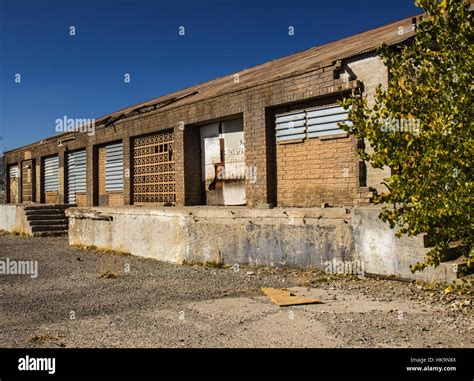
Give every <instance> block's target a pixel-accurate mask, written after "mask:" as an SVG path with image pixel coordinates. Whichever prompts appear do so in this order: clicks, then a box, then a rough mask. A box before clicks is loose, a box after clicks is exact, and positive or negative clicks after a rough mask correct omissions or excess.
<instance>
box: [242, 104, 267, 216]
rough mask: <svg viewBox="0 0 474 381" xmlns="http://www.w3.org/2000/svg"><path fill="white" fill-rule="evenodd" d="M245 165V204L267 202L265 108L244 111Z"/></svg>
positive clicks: (252, 204) (251, 205)
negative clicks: (250, 174)
mask: <svg viewBox="0 0 474 381" xmlns="http://www.w3.org/2000/svg"><path fill="white" fill-rule="evenodd" d="M244 137H245V165H246V166H247V174H249V173H252V174H253V175H252V176H246V179H245V191H246V195H247V206H250V207H254V206H256V205H257V204H259V203H266V202H267V147H266V134H265V109H264V108H260V109H255V110H245V111H244Z"/></svg>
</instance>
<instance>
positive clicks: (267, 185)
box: [5, 64, 371, 206]
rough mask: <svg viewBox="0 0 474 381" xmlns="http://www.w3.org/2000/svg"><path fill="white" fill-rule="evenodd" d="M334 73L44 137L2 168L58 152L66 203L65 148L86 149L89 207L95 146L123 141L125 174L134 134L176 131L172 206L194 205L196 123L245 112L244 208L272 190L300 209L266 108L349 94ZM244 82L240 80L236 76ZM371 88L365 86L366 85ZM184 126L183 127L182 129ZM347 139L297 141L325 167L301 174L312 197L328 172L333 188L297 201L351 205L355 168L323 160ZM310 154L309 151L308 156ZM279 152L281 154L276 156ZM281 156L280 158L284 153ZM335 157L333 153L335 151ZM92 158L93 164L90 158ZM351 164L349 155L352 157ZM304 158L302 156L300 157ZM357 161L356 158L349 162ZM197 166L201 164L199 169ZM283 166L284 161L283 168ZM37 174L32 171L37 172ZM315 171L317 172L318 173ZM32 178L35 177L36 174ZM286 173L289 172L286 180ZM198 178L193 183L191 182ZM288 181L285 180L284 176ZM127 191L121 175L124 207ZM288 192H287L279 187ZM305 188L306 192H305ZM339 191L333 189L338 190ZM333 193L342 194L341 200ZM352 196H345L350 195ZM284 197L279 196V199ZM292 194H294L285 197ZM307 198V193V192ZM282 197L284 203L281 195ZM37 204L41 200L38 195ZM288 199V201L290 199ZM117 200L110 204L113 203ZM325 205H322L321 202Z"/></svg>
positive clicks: (345, 147)
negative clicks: (249, 173) (250, 171)
mask: <svg viewBox="0 0 474 381" xmlns="http://www.w3.org/2000/svg"><path fill="white" fill-rule="evenodd" d="M334 70H335V68H334V67H333V66H331V65H330V64H328V66H327V67H325V68H319V69H308V71H307V72H303V73H301V74H298V75H296V74H295V75H291V76H287V77H284V78H279V79H275V80H273V81H270V82H266V83H262V84H259V85H256V86H254V87H250V88H245V87H241V86H239V83H236V89H235V91H231V92H229V93H226V94H223V95H218V96H215V97H213V98H210V99H205V100H201V101H197V102H193V100H192V96H190V97H189V98H186V99H185V100H182V101H179V102H177V103H176V104H171V105H170V106H167V107H166V108H164V109H163V110H156V111H152V112H148V113H145V114H143V115H137V116H133V117H130V118H128V119H126V120H121V121H118V122H116V123H115V125H114V126H109V127H107V128H104V127H103V126H101V127H98V128H97V130H96V132H95V134H94V135H92V136H89V135H87V134H86V133H76V134H75V136H74V140H69V141H67V142H64V143H63V144H62V146H61V147H58V139H59V138H58V139H50V140H46V141H44V142H42V143H39V144H34V145H30V146H28V147H25V148H23V149H18V150H15V151H11V152H8V153H6V155H5V157H6V161H7V162H8V163H14V162H21V161H22V160H24V152H25V151H26V150H28V151H30V152H31V155H32V158H34V159H36V162H37V163H39V160H40V159H41V158H43V157H45V156H48V155H52V154H55V153H59V156H60V177H61V178H60V190H59V194H58V199H59V200H60V202H63V201H64V176H65V171H64V155H65V151H66V150H67V151H72V150H76V149H82V148H86V149H87V189H88V191H87V195H86V200H87V204H88V205H92V204H93V202H94V200H95V199H97V200H96V202H95V203H96V205H97V202H98V195H94V192H95V191H94V189H97V187H99V184H98V172H99V167H100V166H99V165H98V163H97V160H98V159H99V158H98V157H95V156H96V153H94V152H95V149H96V148H95V147H98V146H101V145H103V144H105V143H108V142H112V141H118V140H122V142H123V144H124V171H125V172H127V171H129V172H130V169H131V157H130V151H131V147H130V140H131V138H133V137H137V136H141V135H145V134H148V133H152V132H156V131H160V130H166V129H170V128H171V129H173V130H174V142H175V143H174V155H175V160H176V181H177V185H176V187H177V190H176V204H177V205H185V204H198V203H200V202H202V200H201V199H200V193H201V189H199V190H198V189H197V185H198V183H199V187H200V186H201V182H200V174H199V172H198V167H199V170H200V152H199V150H198V143H197V140H198V132H196V131H192V129H193V128H194V127H195V126H196V125H197V124H203V123H206V122H208V121H212V120H216V119H220V118H227V117H229V116H231V115H243V124H244V135H245V149H246V165H247V166H248V167H252V168H254V169H255V173H256V178H255V179H254V180H255V181H250V180H249V179H247V180H246V192H247V204H248V206H255V205H256V204H258V203H266V202H276V198H278V196H277V190H278V187H279V186H281V187H282V190H278V195H279V197H280V198H281V199H282V200H284V202H285V203H293V202H295V204H294V206H299V205H298V204H296V202H298V203H299V202H300V201H299V200H301V196H299V195H298V193H297V192H295V191H291V190H290V188H289V187H290V186H291V185H285V184H284V182H283V178H281V175H282V174H283V173H285V172H280V173H278V170H277V162H278V160H279V159H283V162H282V163H288V165H290V163H289V161H288V160H287V159H289V157H290V156H288V157H287V156H286V154H287V153H288V154H290V155H293V154H294V152H293V150H296V148H295V147H287V148H283V147H281V148H278V147H277V148H275V144H274V134H275V131H274V126H271V125H269V120H271V113H269V111H268V110H269V109H272V108H275V107H288V106H289V107H293V106H292V105H295V104H298V103H301V102H303V101H313V100H319V99H325V98H327V97H333V96H334V95H337V96H342V95H343V93H344V91H349V90H351V89H352V88H353V87H354V86H355V83H354V82H351V81H349V82H347V83H345V82H344V79H343V78H336V79H335V73H334ZM242 78H243V77H242ZM229 81H230V82H232V83H233V81H234V77H233V76H229ZM369 88H371V87H369ZM183 126H184V128H182V127H183ZM54 133H55V131H54V125H52V126H51V135H53V134H54ZM352 144H353V142H352V141H351V140H350V139H346V140H335V141H315V142H310V143H308V144H306V145H305V144H303V145H301V147H299V149H301V150H302V152H306V154H305V155H306V159H305V160H311V163H312V165H315V166H318V165H320V166H323V167H324V168H319V169H321V170H324V171H322V172H320V173H319V172H318V173H313V174H312V173H311V171H313V172H317V169H316V168H312V169H307V171H309V172H307V175H308V176H320V177H319V178H318V179H316V178H311V180H312V181H313V185H314V187H315V188H314V192H313V193H316V192H319V191H320V189H321V188H320V186H321V185H322V184H323V182H326V183H327V181H326V180H327V179H328V178H329V177H328V176H329V174H328V173H329V172H330V171H332V170H334V171H336V172H335V173H333V175H332V176H333V177H332V180H331V181H332V182H331V184H334V187H333V188H332V189H333V191H331V192H329V191H326V192H325V193H324V192H323V193H322V194H321V196H318V197H316V196H311V197H312V198H310V199H309V200H310V201H308V200H307V199H305V200H301V202H302V203H303V204H305V205H306V204H308V202H311V203H314V204H315V205H317V204H319V201H320V200H322V199H324V200H327V199H329V198H330V197H331V196H330V195H331V194H332V195H334V197H335V196H336V194H337V198H334V199H333V201H334V202H335V203H336V202H337V203H339V200H342V201H341V202H347V203H350V201H351V198H353V197H356V195H354V194H353V193H352V192H353V189H354V188H355V187H356V183H355V180H354V179H355V178H356V177H355V176H356V173H358V169H357V168H356V167H357V165H356V167H355V166H354V164H353V165H352V166H351V165H349V161H350V160H351V157H350V156H348V157H346V159H347V160H346V161H344V160H339V159H338V158H336V159H337V160H335V161H334V157H332V158H331V157H329V155H330V153H329V152H328V150H331V149H338V150H339V149H340V150H341V152H353V151H352V150H353V146H352ZM313 150H315V152H313ZM319 150H322V151H321V152H322V153H321V154H322V155H325V156H327V158H326V160H328V161H329V163H323V162H321V160H322V157H321V155H319V154H318V152H319ZM278 152H280V155H278ZM282 154H283V156H282ZM333 154H334V153H333ZM94 157H95V160H96V161H94ZM353 159H354V158H353ZM301 160H303V159H301ZM354 160H356V159H354ZM198 163H199V164H198ZM285 165H286V164H285ZM344 168H348V170H349V177H344V178H340V177H341V176H342V175H341V169H342V170H344ZM37 169H38V168H37ZM319 169H318V170H319ZM36 173H41V172H40V171H36ZM290 176H291V175H290ZM198 178H199V181H197V179H198ZM284 179H286V180H291V179H290V178H288V176H285V178H284ZM300 180H302V179H298V181H297V182H296V184H297V185H298V186H300V183H301V181H300ZM36 184H37V186H36V190H37V196H39V195H40V193H41V189H42V186H41V185H42V184H41V179H40V176H37V179H36ZM131 186H132V181H131V178H127V177H125V178H124V193H123V203H124V204H130V203H131V202H132V199H131V198H132V193H131V192H130V189H131ZM285 187H286V188H285ZM310 188H311V187H310ZM310 188H308V185H304V186H303V189H306V190H305V192H306V193H305V194H308V195H309V194H310V191H309V190H308V189H310ZM336 190H337V191H336ZM339 192H346V194H345V195H344V196H343V195H340V194H339ZM347 192H351V195H352V196H351V195H349V193H347ZM284 194H285V196H283V195H284ZM291 194H293V196H291ZM311 194H312V193H311ZM285 197H286V198H285ZM37 199H39V197H37ZM292 200H293V201H292ZM113 202H115V201H113ZM325 202H326V201H325Z"/></svg>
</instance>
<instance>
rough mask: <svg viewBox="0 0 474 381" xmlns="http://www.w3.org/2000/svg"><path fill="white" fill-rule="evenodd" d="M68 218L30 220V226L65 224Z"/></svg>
mask: <svg viewBox="0 0 474 381" xmlns="http://www.w3.org/2000/svg"><path fill="white" fill-rule="evenodd" d="M67 224H68V220H67V219H65V218H62V219H56V220H35V221H30V226H50V225H66V226H67Z"/></svg>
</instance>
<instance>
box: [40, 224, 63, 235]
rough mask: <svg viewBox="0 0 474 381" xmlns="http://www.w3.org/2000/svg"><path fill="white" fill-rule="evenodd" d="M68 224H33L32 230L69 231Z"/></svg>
mask: <svg viewBox="0 0 474 381" xmlns="http://www.w3.org/2000/svg"><path fill="white" fill-rule="evenodd" d="M67 228H68V225H67V224H61V225H41V226H32V227H31V231H32V232H33V233H37V232H49V231H62V230H64V231H67Z"/></svg>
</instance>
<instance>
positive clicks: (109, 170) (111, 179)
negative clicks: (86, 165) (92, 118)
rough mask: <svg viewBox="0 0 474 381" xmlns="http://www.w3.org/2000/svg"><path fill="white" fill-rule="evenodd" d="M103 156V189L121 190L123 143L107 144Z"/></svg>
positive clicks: (109, 190)
mask: <svg viewBox="0 0 474 381" xmlns="http://www.w3.org/2000/svg"><path fill="white" fill-rule="evenodd" d="M105 148H106V156H105V191H106V192H122V191H123V143H116V144H109V145H108V146H106V147H105Z"/></svg>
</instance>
